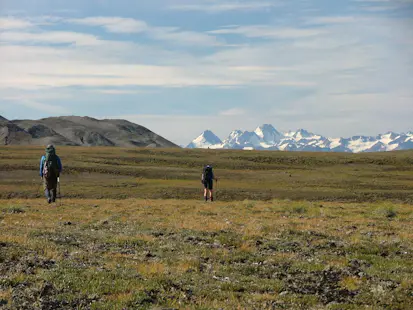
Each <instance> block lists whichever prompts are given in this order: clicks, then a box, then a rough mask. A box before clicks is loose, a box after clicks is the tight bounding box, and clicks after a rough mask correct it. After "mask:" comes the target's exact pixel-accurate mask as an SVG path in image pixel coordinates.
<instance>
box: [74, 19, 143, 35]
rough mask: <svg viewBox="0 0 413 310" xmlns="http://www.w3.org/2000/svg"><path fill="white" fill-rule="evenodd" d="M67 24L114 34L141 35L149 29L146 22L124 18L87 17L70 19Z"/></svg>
mask: <svg viewBox="0 0 413 310" xmlns="http://www.w3.org/2000/svg"><path fill="white" fill-rule="evenodd" d="M66 22H69V23H73V24H79V25H86V26H100V27H103V28H105V29H106V31H108V32H112V33H140V32H144V31H146V30H147V29H148V28H149V26H148V25H147V24H146V22H144V21H140V20H136V19H133V18H124V17H86V18H81V19H80V18H78V19H68V20H67V21H66Z"/></svg>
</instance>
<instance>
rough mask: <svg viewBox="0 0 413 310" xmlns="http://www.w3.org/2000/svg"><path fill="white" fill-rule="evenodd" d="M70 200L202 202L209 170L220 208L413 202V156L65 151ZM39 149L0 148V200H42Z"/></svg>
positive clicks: (64, 178) (64, 187)
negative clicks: (223, 204) (287, 202)
mask: <svg viewBox="0 0 413 310" xmlns="http://www.w3.org/2000/svg"><path fill="white" fill-rule="evenodd" d="M58 153H59V155H60V156H61V158H62V161H63V165H64V173H63V175H62V178H61V182H62V183H61V186H62V187H61V190H62V194H63V196H64V197H66V198H84V199H87V198H91V199H108V198H110V199H127V198H145V199H198V198H199V196H200V195H202V194H201V193H202V188H201V184H200V181H199V180H200V175H201V171H202V167H203V165H204V164H205V163H211V164H213V165H214V167H215V173H216V175H217V176H218V177H219V182H218V184H216V185H217V186H216V188H217V191H218V196H219V197H218V198H219V199H220V200H221V201H228V202H231V201H243V200H250V201H257V200H272V199H291V200H309V201H348V202H359V201H370V202H372V201H380V200H391V201H394V202H407V203H410V202H412V201H413V192H412V190H411V189H412V188H413V173H412V172H413V156H412V154H413V153H412V152H410V151H407V152H391V153H379V154H330V153H297V152H292V153H288V152H265V151H263V152H258V151H252V152H245V151H236V150H220V151H216V150H186V149H164V150H157V149H122V148H80V147H59V148H58ZM42 154H43V149H42V148H39V147H14V146H13V147H12V146H9V147H1V148H0V198H2V199H11V198H36V197H40V195H41V187H40V178H39V177H38V172H37V170H38V162H39V160H40V157H41V155H42Z"/></svg>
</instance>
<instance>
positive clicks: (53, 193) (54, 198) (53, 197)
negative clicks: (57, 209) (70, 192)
mask: <svg viewBox="0 0 413 310" xmlns="http://www.w3.org/2000/svg"><path fill="white" fill-rule="evenodd" d="M56 197H57V188H56V187H55V188H53V189H52V190H51V195H50V198H51V199H52V202H56Z"/></svg>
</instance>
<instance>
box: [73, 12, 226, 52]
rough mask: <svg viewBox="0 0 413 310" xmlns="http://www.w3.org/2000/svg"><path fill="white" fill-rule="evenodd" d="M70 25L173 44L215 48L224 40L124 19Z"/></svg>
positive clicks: (84, 20)
mask: <svg viewBox="0 0 413 310" xmlns="http://www.w3.org/2000/svg"><path fill="white" fill-rule="evenodd" d="M67 22H68V23H74V24H80V25H86V26H99V27H103V28H104V29H105V30H106V31H108V32H111V33H142V34H146V35H147V37H148V38H149V39H151V40H158V41H167V42H169V43H173V44H184V45H196V46H197V45H201V46H215V45H222V44H223V42H222V40H218V39H217V38H216V37H214V36H211V35H209V34H206V33H202V32H196V31H187V30H181V29H180V28H178V27H156V26H151V25H149V24H147V23H146V22H144V21H141V20H136V19H132V18H123V17H87V18H82V19H68V20H67Z"/></svg>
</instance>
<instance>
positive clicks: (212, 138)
mask: <svg viewBox="0 0 413 310" xmlns="http://www.w3.org/2000/svg"><path fill="white" fill-rule="evenodd" d="M219 144H222V141H221V139H220V138H218V137H217V136H216V135H215V134H214V133H213V132H212V131H211V130H205V131H204V132H203V133H201V134H200V135H199V136H198V138H196V139H194V140H193V141H192V142H191V143H190V144H188V146H187V148H207V147H211V146H213V145H219Z"/></svg>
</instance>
